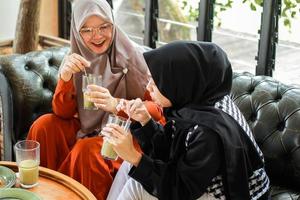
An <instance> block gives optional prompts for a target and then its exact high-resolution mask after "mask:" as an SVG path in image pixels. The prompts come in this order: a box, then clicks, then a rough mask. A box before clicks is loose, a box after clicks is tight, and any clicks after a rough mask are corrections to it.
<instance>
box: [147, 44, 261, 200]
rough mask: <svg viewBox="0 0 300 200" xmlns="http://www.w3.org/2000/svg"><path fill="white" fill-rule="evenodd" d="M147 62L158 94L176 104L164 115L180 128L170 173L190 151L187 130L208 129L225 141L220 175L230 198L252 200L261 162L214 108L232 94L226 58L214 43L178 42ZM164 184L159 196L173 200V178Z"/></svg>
mask: <svg viewBox="0 0 300 200" xmlns="http://www.w3.org/2000/svg"><path fill="white" fill-rule="evenodd" d="M144 57H145V60H146V63H147V64H148V67H149V70H150V72H151V74H152V77H153V80H154V82H155V84H156V85H157V87H158V89H159V90H160V92H161V93H162V94H163V95H164V96H166V97H167V98H168V99H169V100H170V101H171V103H172V107H170V108H168V109H166V110H165V116H166V117H167V120H175V121H176V122H177V124H178V123H179V124H180V127H181V130H179V129H177V131H175V138H174V142H173V144H174V145H173V147H172V149H175V150H174V151H173V152H172V150H171V153H170V163H171V164H170V165H169V168H170V169H169V170H172V169H174V168H176V162H177V159H178V158H179V157H180V155H182V154H183V153H184V151H186V148H185V146H184V142H185V139H186V134H187V132H188V131H185V130H183V129H185V128H188V127H191V126H194V125H196V124H197V125H200V126H204V127H208V128H210V129H211V130H213V131H214V132H215V133H217V134H218V136H219V138H220V139H221V141H222V148H223V152H224V160H225V162H224V166H223V170H222V172H221V173H222V177H223V183H224V187H225V194H226V197H227V198H228V199H232V200H240V199H250V194H249V185H248V178H249V177H250V176H251V175H252V174H253V171H254V170H255V169H259V168H261V167H262V166H263V164H262V161H261V159H260V157H259V155H258V153H257V151H256V149H255V147H254V145H253V143H252V142H251V141H250V139H249V138H248V137H245V134H246V133H244V131H243V130H242V128H241V127H240V126H239V125H238V123H237V122H236V121H235V120H234V119H233V118H232V117H231V116H229V115H228V114H226V113H224V112H223V111H221V110H220V109H217V108H215V107H214V105H215V103H216V102H217V101H219V100H221V99H222V98H223V97H224V96H226V95H228V94H229V93H230V89H231V84H232V69H231V64H230V62H229V61H228V58H227V55H226V53H225V52H224V51H223V50H222V49H221V48H220V47H218V46H217V45H216V44H213V43H209V42H200V41H194V42H192V41H191V42H185V41H178V42H173V43H169V44H167V45H165V46H163V47H160V48H158V49H155V50H152V51H149V52H146V53H144ZM184 126H186V127H184ZM182 127H184V128H182ZM185 173H189V172H185ZM195 176H196V175H195ZM163 179H164V182H165V183H166V184H164V185H165V187H164V186H162V187H163V188H161V191H160V192H159V194H158V196H159V198H160V199H169V197H168V195H169V194H168V193H166V192H165V191H167V190H168V181H170V180H171V179H172V177H164V178H163ZM195 187H196V188H197V186H195ZM195 193H196V194H195V196H198V195H200V194H198V193H197V191H195Z"/></svg>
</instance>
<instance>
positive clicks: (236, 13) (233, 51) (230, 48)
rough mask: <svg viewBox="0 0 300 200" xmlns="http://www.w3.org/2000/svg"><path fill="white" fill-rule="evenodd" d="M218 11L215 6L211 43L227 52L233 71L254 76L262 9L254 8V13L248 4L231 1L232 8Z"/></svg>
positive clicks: (218, 8)
mask: <svg viewBox="0 0 300 200" xmlns="http://www.w3.org/2000/svg"><path fill="white" fill-rule="evenodd" d="M220 9H221V7H220V6H219V7H218V5H216V6H215V10H216V11H217V12H219V17H218V18H216V17H215V18H214V30H213V35H212V41H213V42H215V43H217V44H218V45H220V46H221V47H222V48H223V49H224V50H225V51H226V52H227V54H228V57H229V59H230V61H231V64H232V68H233V70H234V71H240V72H241V71H248V72H251V73H253V74H255V67H256V65H257V61H256V60H255V56H257V51H258V38H259V35H258V30H259V29H260V22H261V12H262V8H261V7H260V6H256V11H252V10H251V8H250V6H249V4H246V3H242V1H233V4H232V8H228V9H227V10H226V11H223V12H220V11H219V10H220ZM218 23H221V25H220V26H218Z"/></svg>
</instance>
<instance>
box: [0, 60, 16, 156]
mask: <svg viewBox="0 0 300 200" xmlns="http://www.w3.org/2000/svg"><path fill="white" fill-rule="evenodd" d="M0 67H1V66H0ZM0 69H1V68H0ZM0 86H1V87H0V124H1V127H0V146H1V159H0V160H7V161H11V160H13V146H12V141H13V140H14V139H15V138H13V137H14V130H13V102H12V101H13V100H12V93H11V88H10V86H9V84H8V82H7V79H6V77H5V76H4V75H3V74H2V73H1V71H0Z"/></svg>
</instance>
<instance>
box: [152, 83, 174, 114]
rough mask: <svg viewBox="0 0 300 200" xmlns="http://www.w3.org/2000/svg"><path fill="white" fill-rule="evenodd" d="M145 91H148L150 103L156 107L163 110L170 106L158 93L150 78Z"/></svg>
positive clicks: (169, 102) (167, 100)
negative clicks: (153, 103)
mask: <svg viewBox="0 0 300 200" xmlns="http://www.w3.org/2000/svg"><path fill="white" fill-rule="evenodd" d="M146 89H147V90H148V91H149V93H150V96H151V99H152V101H154V102H155V103H157V104H158V105H160V106H162V107H164V108H167V107H171V106H172V103H171V101H170V100H169V99H168V98H167V97H165V96H164V95H163V94H162V93H160V91H159V90H158V88H157V86H156V85H155V83H154V81H153V79H152V78H151V79H150V81H149V83H148V85H147V88H146Z"/></svg>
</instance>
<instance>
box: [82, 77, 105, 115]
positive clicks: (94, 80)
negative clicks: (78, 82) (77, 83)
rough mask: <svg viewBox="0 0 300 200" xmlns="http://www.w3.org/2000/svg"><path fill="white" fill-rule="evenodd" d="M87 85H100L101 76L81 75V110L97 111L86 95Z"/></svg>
mask: <svg viewBox="0 0 300 200" xmlns="http://www.w3.org/2000/svg"><path fill="white" fill-rule="evenodd" d="M88 85H98V86H101V85H102V76H101V75H95V74H84V75H82V93H83V108H84V109H86V110H98V108H97V107H96V106H95V104H94V103H93V102H91V101H90V100H89V96H88V95H87V94H86V93H87V92H88V91H89V89H88V88H87V86H88Z"/></svg>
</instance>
